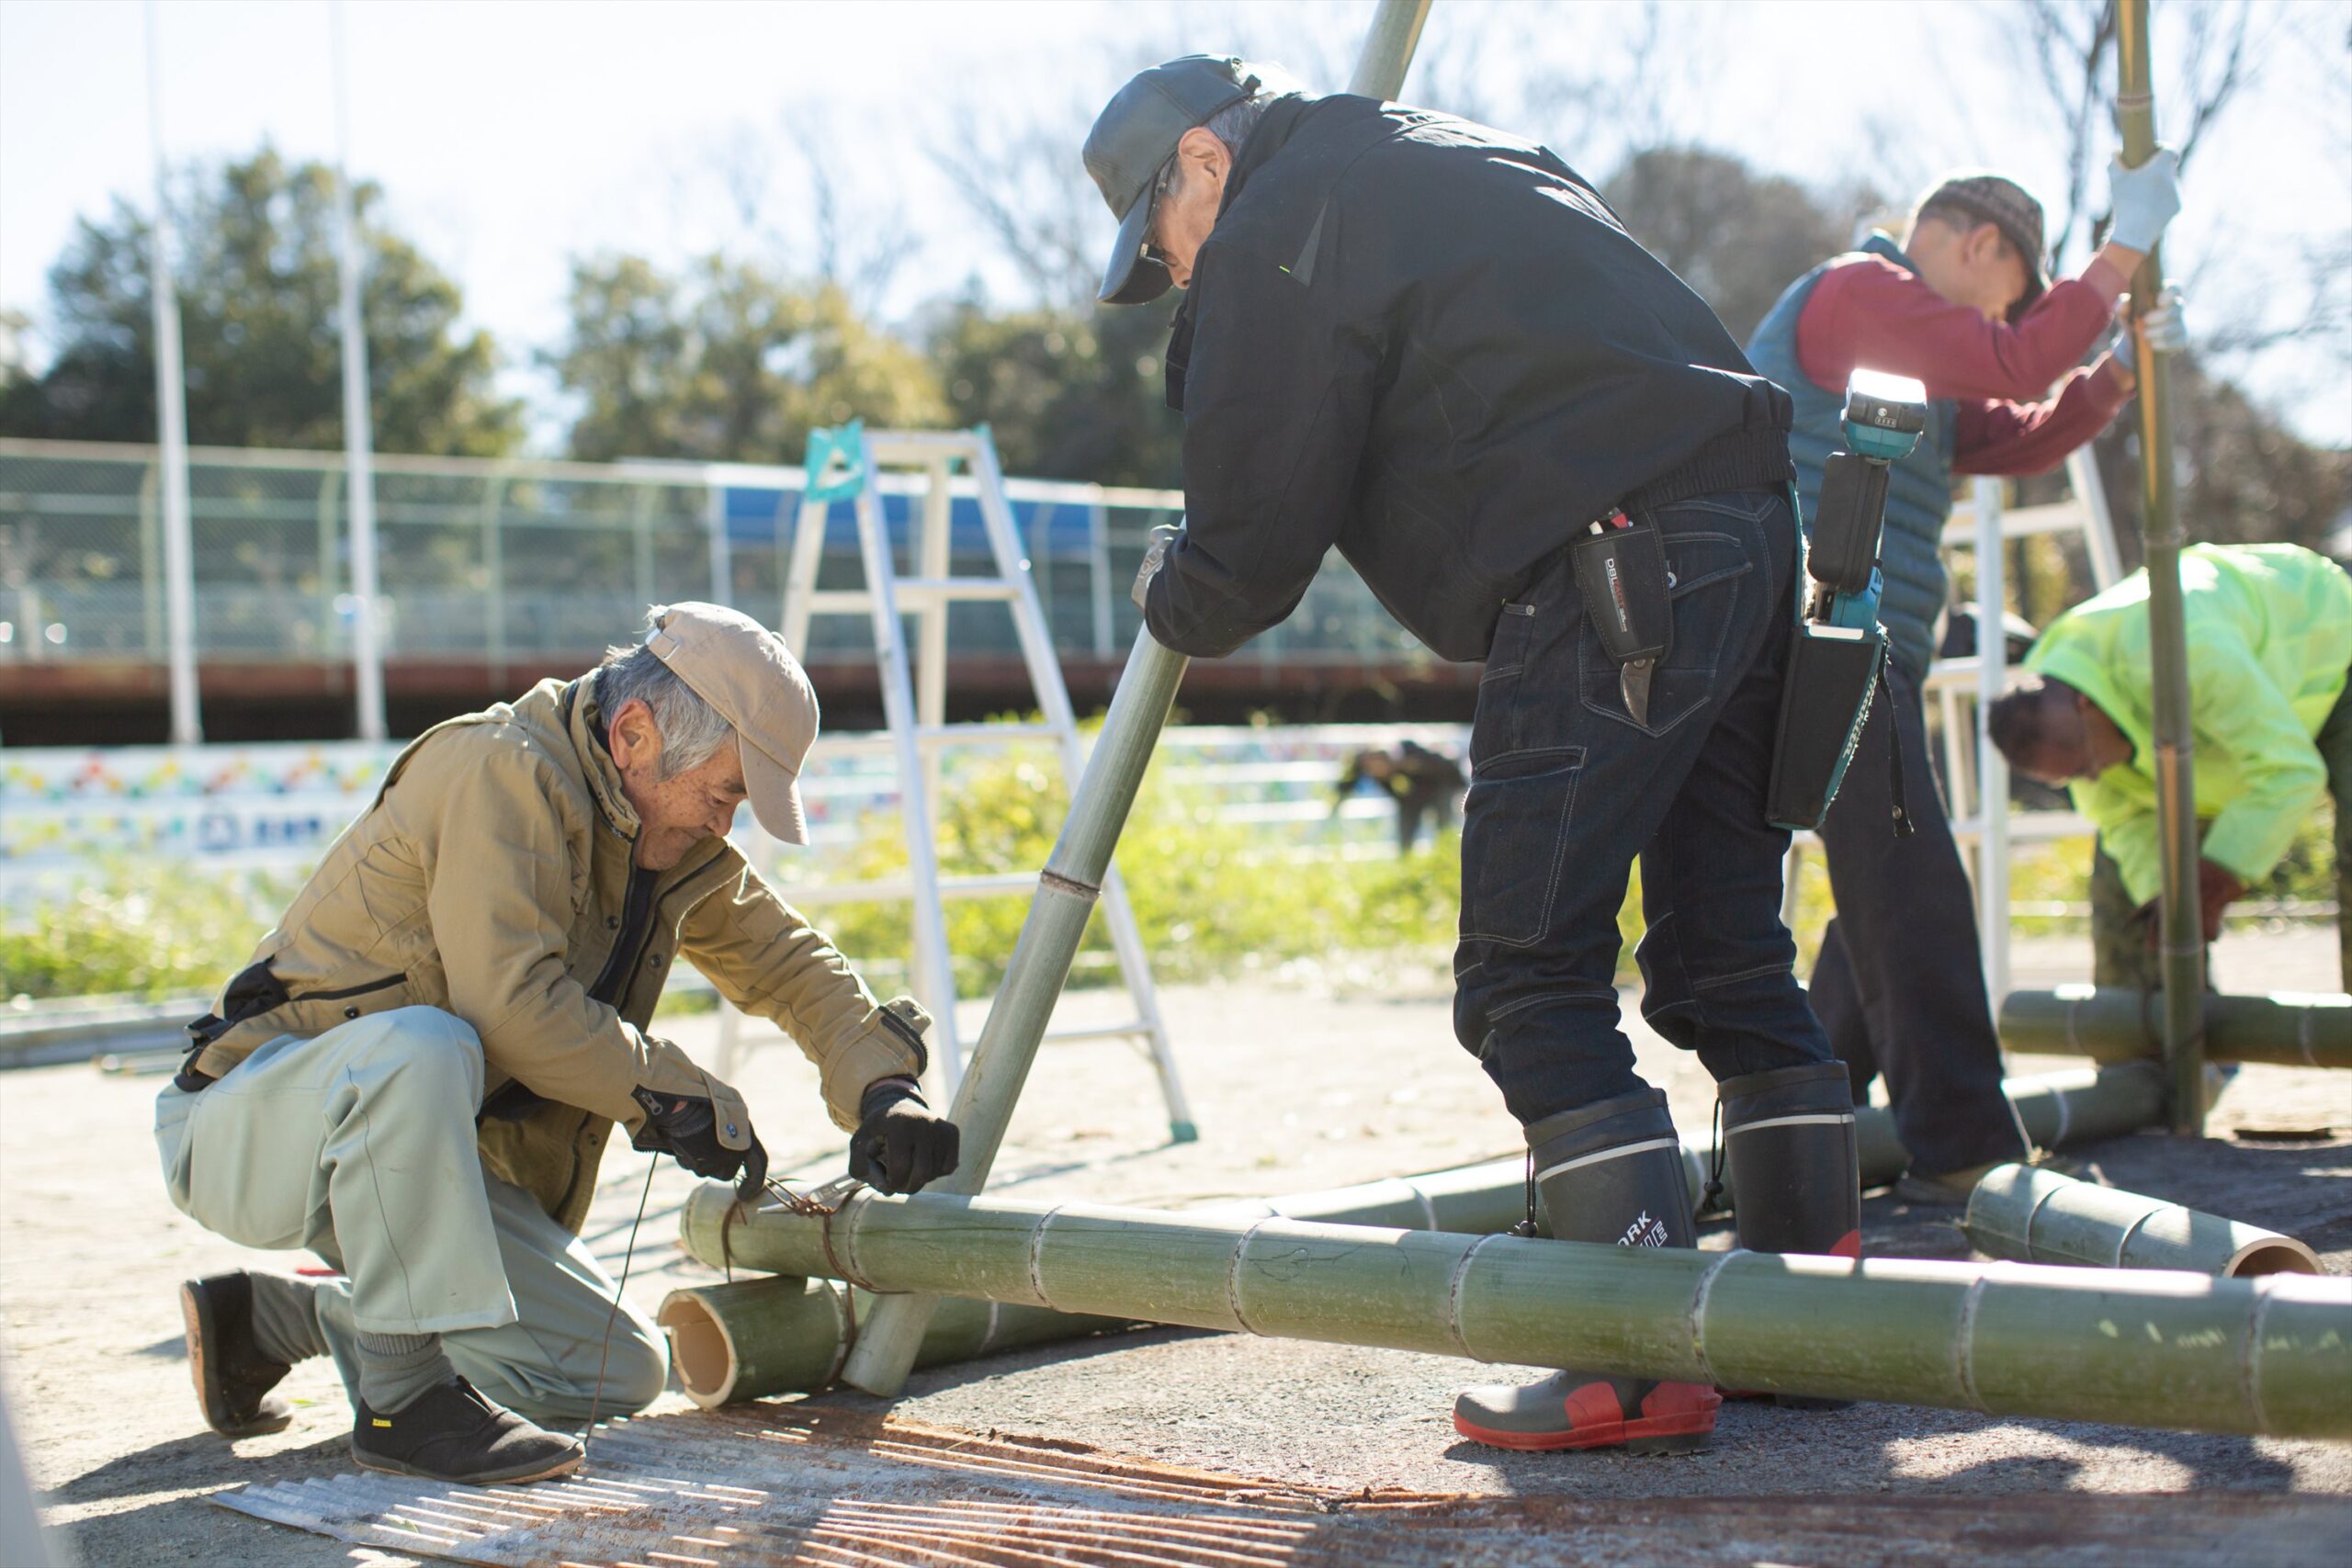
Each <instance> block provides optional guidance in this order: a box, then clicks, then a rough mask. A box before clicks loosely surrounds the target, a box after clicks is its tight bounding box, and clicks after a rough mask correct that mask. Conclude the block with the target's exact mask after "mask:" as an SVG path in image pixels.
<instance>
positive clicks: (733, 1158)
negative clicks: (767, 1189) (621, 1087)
mask: <svg viewBox="0 0 2352 1568" xmlns="http://www.w3.org/2000/svg"><path fill="white" fill-rule="evenodd" d="M629 1095H630V1098H631V1099H633V1100H636V1101H637V1103H638V1104H639V1105H640V1106H642V1107H643V1108H644V1110H645V1123H644V1125H643V1126H640V1127H639V1128H638V1130H637V1133H636V1134H635V1135H634V1136H633V1137H631V1138H630V1139H629V1145H630V1146H631V1147H633V1148H636V1149H639V1150H641V1151H643V1152H646V1153H650V1154H665V1155H668V1156H670V1157H671V1158H673V1159H674V1160H676V1161H677V1162H678V1163H679V1164H680V1165H683V1166H684V1167H685V1168H687V1169H688V1170H691V1171H693V1172H694V1173H695V1175H696V1176H701V1177H707V1178H708V1179H711V1180H713V1181H734V1180H735V1174H736V1172H738V1171H741V1172H742V1175H743V1179H742V1180H741V1181H740V1182H738V1183H737V1184H736V1188H735V1196H736V1197H738V1198H740V1199H741V1200H742V1201H744V1202H746V1203H748V1202H750V1201H752V1200H753V1199H754V1198H757V1197H758V1196H759V1194H760V1190H761V1189H762V1188H763V1187H764V1186H765V1185H766V1184H767V1179H768V1152H767V1150H766V1149H764V1148H762V1147H761V1146H760V1140H759V1135H758V1134H755V1133H753V1132H752V1121H751V1118H750V1117H749V1116H747V1115H745V1114H744V1112H743V1110H742V1107H741V1103H740V1102H738V1103H736V1104H732V1105H729V1107H728V1110H727V1118H726V1120H725V1121H723V1122H722V1121H721V1120H720V1118H719V1114H718V1108H717V1107H716V1106H714V1105H713V1104H712V1102H711V1101H710V1100H707V1099H697V1098H695V1097H694V1096H692V1095H683V1094H657V1093H655V1092H654V1091H653V1090H651V1089H645V1088H642V1087H639V1088H638V1089H631V1090H630V1091H629ZM735 1139H741V1141H742V1143H743V1145H744V1146H743V1147H741V1148H732V1147H729V1143H730V1141H732V1140H735Z"/></svg>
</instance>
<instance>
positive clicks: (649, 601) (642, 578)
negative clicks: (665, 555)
mask: <svg viewBox="0 0 2352 1568" xmlns="http://www.w3.org/2000/svg"><path fill="white" fill-rule="evenodd" d="M635 494H636V498H637V499H636V500H635V501H634V502H632V503H631V504H630V506H629V517H628V523H629V528H630V531H631V532H632V534H633V535H634V538H633V539H632V541H631V558H632V561H633V566H634V573H635V576H636V579H637V603H638V606H639V609H650V608H651V607H652V606H654V605H655V604H660V603H661V602H662V601H661V597H660V595H658V594H656V593H655V592H653V487H652V486H651V485H650V484H641V485H639V486H638V487H636V491H635Z"/></svg>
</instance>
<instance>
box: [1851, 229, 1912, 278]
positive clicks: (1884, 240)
mask: <svg viewBox="0 0 2352 1568" xmlns="http://www.w3.org/2000/svg"><path fill="white" fill-rule="evenodd" d="M1862 252H1863V254H1865V255H1873V256H1879V257H1882V258H1883V259H1884V260H1887V261H1891V262H1893V263H1894V265H1897V266H1899V267H1901V268H1902V269H1903V270H1904V271H1905V272H1907V273H1910V274H1912V275H1913V276H1917V274H1918V271H1919V264H1918V263H1917V262H1915V261H1913V260H1912V259H1911V258H1910V257H1909V256H1906V255H1905V254H1903V247H1902V246H1901V245H1898V244H1896V243H1894V235H1892V234H1889V233H1887V232H1886V231H1884V230H1881V229H1873V230H1871V237H1870V238H1869V239H1867V240H1864V241H1863V242H1862Z"/></svg>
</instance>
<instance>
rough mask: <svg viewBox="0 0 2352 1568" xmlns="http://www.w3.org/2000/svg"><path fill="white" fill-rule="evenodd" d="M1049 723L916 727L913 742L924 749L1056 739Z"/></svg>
mask: <svg viewBox="0 0 2352 1568" xmlns="http://www.w3.org/2000/svg"><path fill="white" fill-rule="evenodd" d="M1061 738H1062V732H1061V731H1060V730H1058V729H1057V728H1054V727H1053V726H1052V725H1050V724H919V725H917V726H915V739H916V740H917V741H919V742H921V743H922V744H923V745H925V746H989V745H1000V744H1007V743H1010V742H1012V741H1015V740H1059V739H1061Z"/></svg>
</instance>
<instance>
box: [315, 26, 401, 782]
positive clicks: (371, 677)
mask: <svg viewBox="0 0 2352 1568" xmlns="http://www.w3.org/2000/svg"><path fill="white" fill-rule="evenodd" d="M343 11H344V7H343V0H335V4H334V7H333V8H332V9H331V10H330V12H329V13H328V15H329V19H330V22H331V25H332V26H333V28H334V129H335V170H334V205H335V216H336V218H337V219H338V220H339V222H338V227H339V228H340V229H341V231H342V240H343V244H342V247H341V249H342V255H341V258H340V265H338V266H337V268H336V271H337V272H338V273H339V274H340V275H341V281H342V284H343V290H342V292H343V310H342V315H343V448H344V455H345V456H344V466H345V471H346V472H347V473H348V474H349V476H350V482H351V598H352V617H351V662H352V666H353V671H354V674H355V677H356V685H357V687H358V695H359V738H360V739H362V740H381V739H384V737H385V735H386V733H387V730H386V728H385V725H384V653H383V649H381V648H380V647H379V646H378V643H377V637H376V633H377V624H376V604H377V598H378V594H377V588H376V468H375V462H374V457H373V447H374V431H373V429H372V428H371V425H370V423H369V420H368V339H367V336H366V334H365V333H362V332H361V330H360V321H359V268H360V255H359V217H358V212H357V209H356V204H355V203H354V202H353V201H352V199H351V78H350V62H349V61H348V59H347V58H346V54H347V51H346V49H345V38H344V25H343Z"/></svg>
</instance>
